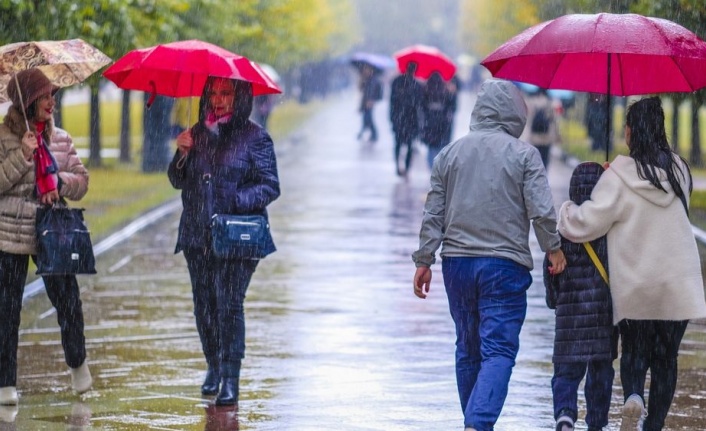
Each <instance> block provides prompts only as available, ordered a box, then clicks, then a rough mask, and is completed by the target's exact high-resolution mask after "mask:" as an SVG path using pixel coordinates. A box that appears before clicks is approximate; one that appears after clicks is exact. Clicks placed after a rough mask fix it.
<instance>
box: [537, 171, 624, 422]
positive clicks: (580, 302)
mask: <svg viewBox="0 0 706 431" xmlns="http://www.w3.org/2000/svg"><path fill="white" fill-rule="evenodd" d="M603 171H604V169H603V167H602V166H601V165H600V164H598V163H595V162H585V163H581V164H580V165H578V166H577V167H576V169H574V172H573V174H572V176H571V183H570V186H569V198H570V199H571V200H572V201H573V202H574V203H576V204H577V205H581V204H582V203H583V202H584V201H585V200H587V199H589V198H590V196H591V191H592V190H593V187H594V186H595V185H596V182H597V181H598V179H599V178H600V176H601V174H602V173H603ZM561 248H562V250H563V251H564V255H565V256H566V270H564V272H563V273H561V274H559V275H552V274H550V272H549V265H550V262H549V260H548V259H545V263H544V284H545V287H546V289H547V305H548V306H549V308H552V309H555V310H556V326H555V332H554V354H553V356H552V362H553V363H554V376H553V377H552V395H553V400H554V419H555V420H556V431H573V429H574V424H575V423H576V420H577V418H578V397H577V393H578V389H579V385H580V383H581V380H583V378H584V376H585V377H586V383H585V386H584V394H585V396H586V423H587V424H588V431H600V430H602V429H603V427H605V426H606V425H608V412H609V410H610V400H611V394H612V391H613V379H614V377H615V370H614V369H613V360H614V359H615V358H617V357H618V356H617V355H618V344H617V343H618V332H617V327H616V326H613V306H612V302H611V297H610V287H609V286H608V259H607V254H608V251H607V242H606V238H605V237H604V236H602V237H600V238H597V239H595V240H593V241H592V242H591V243H588V244H578V243H573V242H571V241H569V240H567V239H566V238H562V239H561ZM589 248H590V251H589Z"/></svg>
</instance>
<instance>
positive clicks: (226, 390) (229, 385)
mask: <svg viewBox="0 0 706 431" xmlns="http://www.w3.org/2000/svg"><path fill="white" fill-rule="evenodd" d="M238 380H239V379H238V378H237V377H223V380H222V381H221V391H220V392H219V393H218V396H217V397H216V405H217V406H232V405H233V404H236V403H237V402H238Z"/></svg>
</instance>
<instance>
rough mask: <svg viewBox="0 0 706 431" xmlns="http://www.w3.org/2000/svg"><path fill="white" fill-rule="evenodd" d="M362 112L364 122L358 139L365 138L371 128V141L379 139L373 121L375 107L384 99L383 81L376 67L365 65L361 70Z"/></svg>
mask: <svg viewBox="0 0 706 431" xmlns="http://www.w3.org/2000/svg"><path fill="white" fill-rule="evenodd" d="M360 74H361V75H360V92H361V98H360V112H361V114H362V115H363V124H362V126H361V128H360V132H358V139H359V140H360V139H363V135H364V134H365V131H366V130H370V137H369V138H368V140H369V141H370V142H376V141H377V140H378V131H377V128H376V127H375V122H374V121H373V108H374V107H375V104H376V103H377V102H378V101H380V100H382V83H381V82H380V78H379V77H378V75H377V73H376V71H375V69H374V68H373V67H372V66H370V65H367V64H366V65H364V66H363V67H362V68H361V71H360Z"/></svg>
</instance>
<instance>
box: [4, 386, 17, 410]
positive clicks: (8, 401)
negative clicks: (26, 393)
mask: <svg viewBox="0 0 706 431" xmlns="http://www.w3.org/2000/svg"><path fill="white" fill-rule="evenodd" d="M17 401H18V398H17V388H16V387H14V386H5V387H4V388H0V405H2V406H16V405H17Z"/></svg>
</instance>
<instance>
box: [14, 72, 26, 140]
mask: <svg viewBox="0 0 706 431" xmlns="http://www.w3.org/2000/svg"><path fill="white" fill-rule="evenodd" d="M14 81H15V85H16V86H17V95H18V96H20V107H21V108H22V116H23V117H24V119H25V126H27V131H28V132H29V121H27V113H26V112H25V102H24V100H23V99H22V90H20V81H18V80H17V74H16V73H15V79H14Z"/></svg>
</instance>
